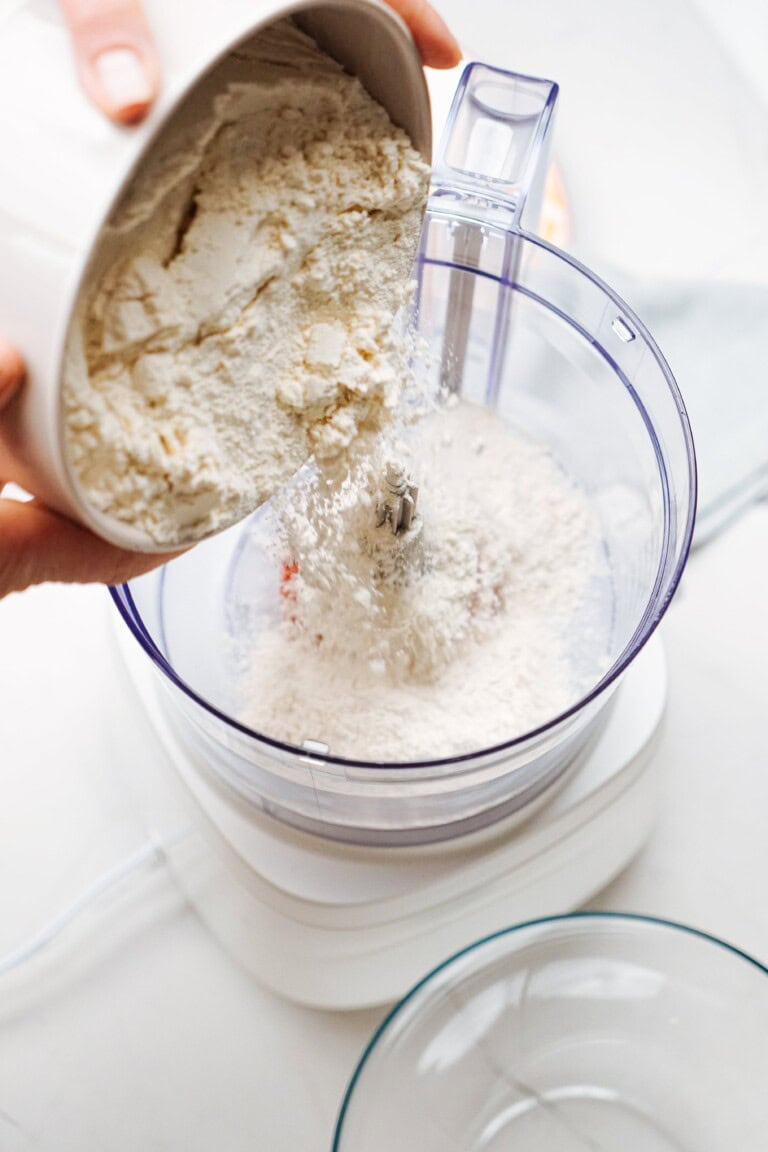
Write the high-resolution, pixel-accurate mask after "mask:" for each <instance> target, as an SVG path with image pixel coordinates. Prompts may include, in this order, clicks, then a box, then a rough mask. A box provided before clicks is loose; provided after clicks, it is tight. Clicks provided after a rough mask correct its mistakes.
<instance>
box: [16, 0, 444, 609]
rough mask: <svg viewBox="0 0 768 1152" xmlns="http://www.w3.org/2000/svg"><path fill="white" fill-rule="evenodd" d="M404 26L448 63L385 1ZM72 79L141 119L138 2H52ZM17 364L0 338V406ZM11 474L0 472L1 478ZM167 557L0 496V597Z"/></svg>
mask: <svg viewBox="0 0 768 1152" xmlns="http://www.w3.org/2000/svg"><path fill="white" fill-rule="evenodd" d="M387 2H388V3H389V5H390V7H391V8H393V9H394V10H395V11H396V12H397V13H398V14H399V15H400V16H401V17H402V18H403V20H404V21H405V22H406V24H407V25H408V26H409V28H410V30H411V33H412V35H413V38H414V40H415V42H416V45H417V47H418V49H419V52H420V54H421V58H422V60H423V62H424V64H427V65H430V66H431V67H433V68H451V67H453V66H454V65H456V64H458V62H459V60H460V59H461V51H460V49H459V46H458V44H457V42H456V40H455V39H454V37H453V36H452V35H451V33H450V32H449V30H448V28H447V27H446V25H445V24H444V22H443V20H442V19H441V17H440V16H439V15H438V14H437V12H436V11H435V10H434V8H432V6H431V5H430V4H428V3H427V0H387ZM60 4H61V8H62V12H63V14H64V18H65V20H66V22H67V25H68V27H69V30H70V33H71V37H72V47H73V51H74V56H75V64H76V67H77V73H78V77H79V79H80V83H81V84H82V86H83V88H84V90H85V92H86V94H87V95H88V97H89V98H90V100H91V101H92V102H93V103H94V104H96V105H97V106H98V107H99V108H100V109H101V110H102V112H104V113H105V115H107V116H108V117H109V118H110V119H111V120H114V121H115V122H116V123H118V124H133V123H136V122H137V121H139V120H141V119H142V118H143V117H144V116H145V115H146V113H147V112H148V110H149V108H150V107H151V105H152V101H153V100H154V98H155V96H156V94H157V90H158V86H159V82H160V69H159V64H158V59H157V53H156V51H155V47H154V43H153V40H152V34H151V32H150V29H149V25H148V24H147V21H146V17H145V16H144V12H143V10H142V6H141V3H140V0H60ZM23 378H24V363H23V361H22V359H21V357H20V355H19V353H18V352H17V350H16V349H15V348H14V347H13V346H12V345H11V344H9V343H8V342H7V341H4V340H2V339H0V411H2V408H3V406H4V405H5V404H6V403H8V402H9V400H10V399H11V396H12V395H13V394H14V393H15V392H16V390H17V388H18V387H20V386H21V384H22V381H23ZM7 479H13V477H0V492H1V491H2V487H3V483H4V481H5V480H7ZM167 559H169V557H168V556H147V555H143V554H139V553H136V552H125V551H122V550H121V549H119V548H116V547H114V546H113V545H111V544H108V543H107V542H106V541H104V540H101V539H100V538H99V537H97V536H94V535H93V534H92V533H91V532H89V531H88V530H87V529H85V528H83V527H81V526H80V525H77V524H74V523H73V522H71V521H69V520H67V519H66V518H65V517H64V516H60V515H59V514H58V513H56V512H52V511H51V510H50V509H48V508H45V507H44V506H43V505H42V504H40V503H39V502H38V501H36V500H32V501H29V502H26V503H22V502H20V501H17V500H9V499H0V596H4V595H6V593H8V592H12V591H17V590H19V589H21V588H24V587H26V586H27V585H29V584H39V583H43V582H44V581H47V580H61V581H68V582H86V581H94V582H102V583H115V582H118V581H122V580H127V579H130V578H131V577H132V576H137V575H140V574H141V573H142V572H147V571H149V570H150V569H151V568H153V567H155V566H156V565H157V564H161V563H163V562H164V561H165V560H167Z"/></svg>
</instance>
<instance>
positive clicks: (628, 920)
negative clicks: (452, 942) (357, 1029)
mask: <svg viewBox="0 0 768 1152" xmlns="http://www.w3.org/2000/svg"><path fill="white" fill-rule="evenodd" d="M584 920H597V921H609V920H610V921H617V922H619V923H622V924H650V925H652V926H653V927H656V928H670V929H672V931H673V932H682V933H683V934H684V935H686V936H693V937H695V938H698V939H699V940H703V941H704V943H705V944H714V945H716V946H717V947H718V948H722V949H723V950H724V951H725V952H730V953H731V954H732V955H733V956H736V957H738V959H739V960H745V961H746V962H747V963H748V964H751V965H752V966H753V967H754V968H756V969H757V970H758V972H762V974H763V975H764V976H768V967H766V965H765V964H761V963H760V961H759V960H756V959H755V957H754V956H750V955H749V953H748V952H744V951H742V949H741V948H737V947H736V946H735V945H733V944H728V943H727V942H726V941H725V940H720V939H719V937H717V936H712V935H711V933H709V932H703V931H702V930H701V929H700V928H692V927H691V926H690V925H689V924H680V923H678V922H677V921H675V920H665V919H663V918H662V917H659V916H641V915H640V914H639V913H634V912H567V913H565V914H563V915H560V916H542V917H540V918H538V919H536V920H525V921H523V922H522V923H521V924H513V925H512V926H511V927H510V928H502V929H500V931H498V932H492V933H491V934H490V935H489V936H483V938H482V939H481V940H476V941H475V942H474V943H473V944H468V945H467V947H466V948H462V949H461V950H460V951H458V952H454V954H453V955H452V956H449V957H448V959H447V960H443V961H442V963H440V964H438V965H437V966H436V967H434V968H433V969H432V970H431V971H430V972H428V973H427V974H426V976H423V977H422V978H421V980H419V981H418V983H416V984H414V986H413V987H412V988H411V989H410V991H408V992H406V994H405V996H403V998H402V999H401V1000H399V1001H398V1002H397V1004H395V1006H394V1008H392V1009H391V1011H389V1012H388V1013H387V1015H386V1016H385V1017H384V1019H383V1020H382V1022H381V1024H379V1026H378V1028H377V1029H376V1031H375V1032H374V1034H373V1036H372V1037H371V1039H370V1040H369V1041H368V1043H367V1044H366V1046H365V1049H364V1050H363V1054H362V1056H361V1057H360V1059H359V1060H358V1062H357V1066H356V1068H355V1070H354V1072H353V1073H352V1078H351V1080H350V1081H349V1084H348V1086H347V1090H346V1092H345V1093H344V1098H343V1100H342V1102H341V1107H340V1108H339V1114H338V1117H337V1120H336V1128H335V1130H334V1134H333V1144H332V1146H331V1152H341V1138H342V1134H343V1127H344V1119H345V1117H346V1114H347V1111H348V1110H349V1105H350V1103H351V1101H352V1096H353V1095H354V1091H355V1088H356V1086H357V1083H358V1081H359V1079H360V1077H361V1076H362V1074H363V1071H364V1069H365V1066H366V1064H367V1063H368V1061H369V1060H370V1058H371V1056H372V1055H373V1052H374V1050H375V1049H376V1048H377V1047H378V1045H379V1043H380V1041H382V1040H383V1039H384V1037H385V1034H386V1032H387V1031H388V1030H389V1028H390V1026H391V1025H392V1024H393V1023H394V1021H395V1020H396V1018H397V1017H398V1016H399V1015H400V1013H401V1012H402V1011H403V1009H404V1008H405V1007H406V1006H407V1005H408V1004H410V1002H411V1001H412V1000H413V999H414V998H415V997H416V996H417V995H418V994H419V993H420V992H421V991H422V990H423V989H424V988H425V987H426V986H427V985H428V984H429V983H430V982H431V981H432V980H434V979H435V977H436V976H439V975H440V974H441V973H442V972H445V970H446V969H447V968H450V967H451V965H452V964H456V963H457V962H458V961H459V960H463V958H464V957H465V956H468V955H470V954H471V953H472V952H479V951H480V950H481V949H483V948H485V947H486V946H487V945H488V944H492V943H493V942H494V941H495V940H501V939H503V938H504V937H506V936H514V935H515V934H516V933H517V932H523V931H525V930H526V929H528V928H537V927H540V926H542V925H546V924H560V923H564V922H568V921H571V922H577V921H584Z"/></svg>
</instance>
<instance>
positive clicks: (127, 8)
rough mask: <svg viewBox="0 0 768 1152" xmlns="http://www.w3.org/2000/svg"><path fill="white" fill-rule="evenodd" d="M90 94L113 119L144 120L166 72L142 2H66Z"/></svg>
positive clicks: (83, 79) (77, 60) (63, 3)
mask: <svg viewBox="0 0 768 1152" xmlns="http://www.w3.org/2000/svg"><path fill="white" fill-rule="evenodd" d="M60 4H61V9H62V12H63V13H64V19H65V20H66V22H67V25H68V27H69V31H70V34H71V36H72V46H73V48H74V51H75V64H76V66H77V73H78V76H79V78H80V83H81V84H82V86H83V88H84V89H85V92H86V95H87V96H88V97H89V98H90V99H91V100H92V101H93V103H94V104H95V105H96V106H97V107H98V108H100V109H101V110H102V112H104V113H105V114H106V115H107V116H108V117H109V118H110V120H114V121H116V122H117V123H118V124H133V123H135V122H136V121H137V120H141V119H142V118H143V117H144V116H145V115H146V113H147V112H148V111H149V108H150V106H151V104H152V101H153V100H154V98H155V96H156V95H157V89H158V84H159V78H160V72H159V67H158V63H157V53H156V52H155V47H154V43H153V41H152V33H151V32H150V30H149V25H148V24H147V20H146V17H145V16H144V12H143V10H142V7H141V3H140V0H60Z"/></svg>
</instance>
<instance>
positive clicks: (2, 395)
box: [0, 339, 25, 411]
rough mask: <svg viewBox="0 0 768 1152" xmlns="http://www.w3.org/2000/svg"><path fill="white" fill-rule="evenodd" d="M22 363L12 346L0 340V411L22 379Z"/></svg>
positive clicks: (23, 369) (19, 355)
mask: <svg viewBox="0 0 768 1152" xmlns="http://www.w3.org/2000/svg"><path fill="white" fill-rule="evenodd" d="M24 372H25V368H24V361H23V360H22V358H21V354H20V353H19V352H18V350H17V349H16V348H14V346H13V344H9V343H8V341H7V340H3V339H0V411H2V409H3V408H4V407H5V405H6V404H7V403H8V401H9V400H10V399H11V397H12V396H13V394H14V393H15V392H16V389H17V388H18V387H19V385H20V384H21V382H22V380H23V379H24Z"/></svg>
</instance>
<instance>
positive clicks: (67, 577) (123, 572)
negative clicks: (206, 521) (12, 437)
mask: <svg viewBox="0 0 768 1152" xmlns="http://www.w3.org/2000/svg"><path fill="white" fill-rule="evenodd" d="M23 383H24V364H23V362H22V360H21V357H20V356H19V354H18V352H17V351H16V350H15V348H13V347H12V346H11V345H10V344H8V343H6V342H5V341H4V340H0V413H1V412H2V409H3V408H4V407H5V405H6V404H7V403H8V402H9V401H10V400H11V398H12V397H13V396H14V395H15V393H16V391H17V390H18V389H19V388H20V387H23ZM4 481H5V477H3V476H0V492H2V489H3V484H4ZM170 559H171V556H170V555H166V556H157V555H152V556H147V555H144V554H142V553H139V552H126V551H123V550H122V549H121V548H116V547H115V546H114V545H112V544H108V543H107V541H106V540H102V539H100V537H98V536H94V534H93V533H92V532H89V531H88V529H87V528H83V527H81V526H80V525H79V524H75V523H74V521H72V520H68V519H67V518H66V516H60V515H59V514H58V513H57V512H52V511H51V510H50V508H46V507H45V506H44V505H42V504H41V503H40V502H39V501H37V500H30V501H20V500H11V499H8V498H2V497H0V597H2V596H6V595H7V594H8V593H9V592H18V591H20V590H21V589H22V588H27V587H29V585H30V584H42V583H43V582H45V581H48V580H58V581H63V582H65V583H78V584H79V583H86V582H95V583H101V584H118V583H121V582H122V581H123V580H130V579H131V578H132V577H134V576H140V575H141V574H142V573H143V572H148V571H149V570H150V568H155V567H156V566H157V565H158V564H163V563H164V562H165V561H166V560H170Z"/></svg>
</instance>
